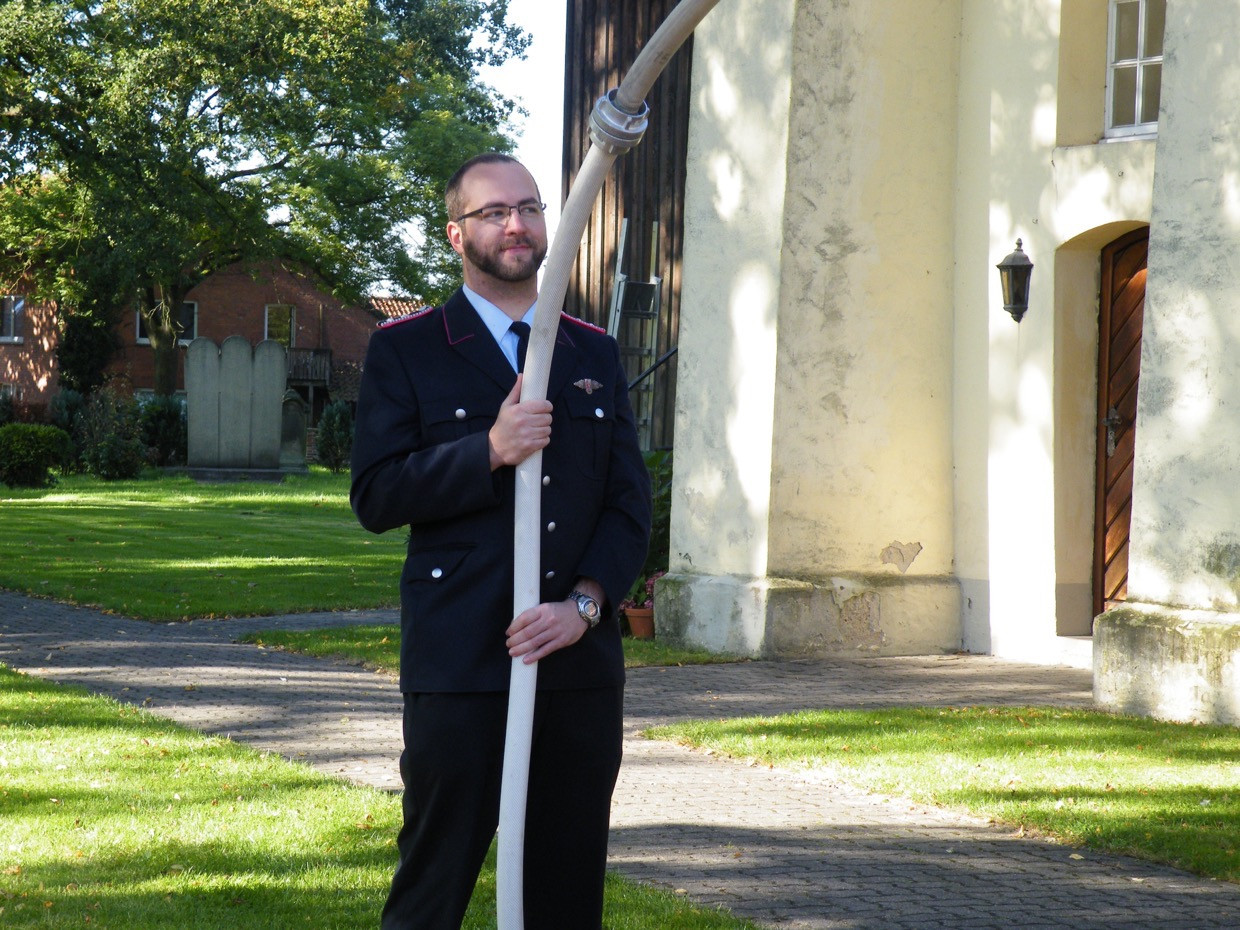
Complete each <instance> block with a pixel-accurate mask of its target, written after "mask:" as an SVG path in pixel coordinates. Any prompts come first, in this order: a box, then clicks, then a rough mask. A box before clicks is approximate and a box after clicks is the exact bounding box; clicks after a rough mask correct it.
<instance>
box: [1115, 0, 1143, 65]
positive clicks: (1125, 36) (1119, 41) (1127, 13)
mask: <svg viewBox="0 0 1240 930" xmlns="http://www.w3.org/2000/svg"><path fill="white" fill-rule="evenodd" d="M1140 16H1141V4H1140V3H1138V2H1137V0H1131V2H1127V3H1117V4H1115V49H1114V52H1115V55H1114V60H1115V61H1124V60H1131V59H1133V58H1136V57H1137V33H1138V26H1139V23H1140V21H1141V20H1140Z"/></svg>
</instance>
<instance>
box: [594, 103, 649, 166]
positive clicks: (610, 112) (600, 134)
mask: <svg viewBox="0 0 1240 930" xmlns="http://www.w3.org/2000/svg"><path fill="white" fill-rule="evenodd" d="M649 116H650V107H649V106H647V105H646V102H645V101H644V100H643V101H642V108H641V112H640V113H630V112H628V111H627V110H624V109H622V108H621V107H620V106H619V105H618V104H617V103H616V88H614V87H613V88H612V89H611V90H609V91H608V92H607V93H606V94H604V95H603V96H602V97H599V98H598V100H597V101H596V102H595V104H594V110H593V111H591V113H590V138H591V139H592V140H593V141H594V144H595V145H597V146H598V147H599V148H601V149H602V150H603V151H604V152H606V153H607V154H608V155H621V154H623V153H625V152H627V151H628V150H629V149H631V148H633V147H634V146H635V145H637V143H638V142H641V140H642V136H643V135H645V132H646V126H647V125H648V124H649V122H650V120H649Z"/></svg>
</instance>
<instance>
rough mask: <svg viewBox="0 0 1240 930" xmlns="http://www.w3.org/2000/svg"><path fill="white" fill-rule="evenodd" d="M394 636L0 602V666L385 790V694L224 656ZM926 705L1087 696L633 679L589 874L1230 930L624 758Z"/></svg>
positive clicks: (1043, 689)
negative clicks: (716, 733)
mask: <svg viewBox="0 0 1240 930" xmlns="http://www.w3.org/2000/svg"><path fill="white" fill-rule="evenodd" d="M394 619H395V616H394V613H392V612H366V611H356V612H350V613H344V614H300V615H294V616H287V617H266V618H260V619H255V620H224V621H218V620H217V621H196V622H193V623H180V624H149V623H142V622H138V621H133V620H127V619H124V618H120V617H116V616H111V615H107V614H103V613H100V612H98V611H93V610H88V609H84V608H73V607H65V606H63V605H60V604H55V603H53V602H50V601H43V600H35V599H29V598H24V597H18V596H16V595H12V594H7V593H4V592H0V663H4V664H6V665H8V666H9V667H11V668H14V669H17V670H20V671H23V672H27V673H29V674H34V675H39V676H41V677H44V678H47V679H50V680H54V681H59V682H67V683H75V684H80V685H84V686H86V687H88V688H90V689H91V690H93V691H96V692H99V693H102V694H107V695H111V696H112V697H115V698H118V699H120V700H123V701H128V702H132V703H135V704H140V705H143V706H145V707H147V708H148V709H149V710H151V711H152V712H154V713H157V714H161V715H163V716H166V717H169V718H172V719H174V720H176V721H178V722H180V723H183V724H186V725H188V726H192V727H196V728H198V729H200V730H203V731H206V732H209V733H214V734H223V735H226V736H229V737H231V738H233V739H237V740H239V741H244V742H246V743H248V744H250V745H253V746H256V747H259V748H262V749H268V750H272V751H276V752H279V753H281V754H283V755H285V756H287V757H288V758H291V759H296V760H299V761H303V762H306V763H308V764H311V765H313V766H315V767H316V768H318V769H320V770H322V771H324V772H327V773H330V774H333V775H337V776H340V777H344V778H348V779H351V780H353V781H356V782H359V783H364V784H369V785H375V786H379V787H384V788H391V789H396V788H398V787H399V775H398V773H397V770H396V759H397V756H398V754H399V751H400V698H399V695H398V694H397V691H396V686H395V684H394V683H393V682H392V681H390V680H388V679H387V678H385V677H383V676H380V675H375V674H373V673H370V672H367V671H364V670H362V669H359V668H355V667H352V666H348V665H344V664H340V663H334V662H328V661H323V660H315V659H309V658H305V657H301V656H296V655H291V654H287V653H282V652H277V651H274V650H266V649H260V648H257V647H254V646H244V645H240V644H238V643H236V642H235V640H236V638H237V637H238V636H239V635H240V634H241V633H243V632H246V631H249V630H256V629H273V628H296V629H307V628H311V627H321V626H337V625H341V624H343V623H373V622H387V621H393V620H394ZM927 704H929V705H955V706H960V705H966V704H1056V705H1065V706H1089V704H1090V676H1089V673H1088V672H1085V671H1079V670H1076V669H1068V668H1046V667H1041V666H1027V665H1018V664H1014V663H1010V662H1004V661H1001V660H997V659H993V658H988V657H981V656H944V657H930V658H915V659H857V660H834V661H798V662H753V663H745V664H737V665H716V666H699V667H689V668H673V669H639V670H636V671H633V672H631V673H630V676H629V685H628V689H627V692H626V711H627V712H626V739H625V762H624V766H623V769H622V771H621V775H620V784H619V786H618V787H617V791H616V799H615V804H614V809H613V816H612V841H611V867H612V868H613V869H615V870H616V871H618V872H621V873H624V874H626V875H628V876H631V877H633V878H636V879H638V880H641V881H645V882H650V883H653V884H656V885H660V886H662V887H666V888H669V889H674V890H679V891H682V892H683V893H685V894H687V895H688V896H689V897H691V898H693V899H694V900H696V901H698V902H701V903H703V904H707V905H715V904H718V905H721V906H724V907H726V908H728V909H729V910H731V911H733V912H734V913H736V914H739V915H743V916H745V917H749V918H751V919H753V920H755V921H756V922H758V923H760V924H761V925H763V926H765V927H772V928H806V930H828V928H830V930H836V928H839V930H844V928H848V930H931V928H940V930H975V928H976V930H983V928H995V930H1000V928H1002V930H1009V928H1021V930H1034V928H1065V930H1066V928H1072V930H1102V928H1107V930H1115V928H1158V930H1171V928H1185V930H1188V928H1191V930H1237V928H1240V887H1238V886H1236V885H1232V884H1228V883H1223V882H1214V881H1208V880H1203V879H1199V878H1196V877H1194V876H1191V875H1187V874H1185V873H1182V872H1178V871H1176V870H1174V869H1169V868H1166V867H1163V866H1157V865H1152V864H1150V863H1146V862H1142V861H1140V860H1136V859H1129V858H1124V857H1117V856H1105V855H1101V854H1099V853H1095V852H1092V851H1089V850H1074V849H1070V848H1067V847H1064V846H1060V845H1057V844H1054V843H1048V842H1046V841H1045V840H1037V839H1031V838H1022V837H1016V836H1014V835H1012V832H1011V831H1010V830H1002V829H998V828H995V827H993V826H991V825H989V824H987V823H984V822H981V821H978V820H976V819H973V818H969V817H965V816H961V815H958V814H951V813H947V812H944V811H939V810H935V809H929V808H925V807H922V806H919V805H915V804H911V803H909V802H908V801H904V800H900V799H897V798H884V797H877V796H873V795H868V794H864V793H861V792H858V791H855V790H851V789H849V788H847V787H845V786H842V785H839V784H834V783H832V782H831V781H830V780H829V779H825V778H821V777H814V776H813V775H809V774H803V773H794V772H786V771H780V770H772V769H767V768H763V767H759V766H749V765H745V764H743V763H739V762H735V761H731V760H726V759H720V758H715V757H711V756H708V755H706V754H704V753H694V752H689V751H686V750H684V749H681V748H679V747H677V746H674V745H671V744H668V743H662V742H652V741H649V740H644V739H642V738H641V737H640V736H639V731H640V730H641V729H642V728H644V727H646V726H649V725H651V724H654V723H660V722H666V721H673V720H683V719H691V718H699V717H726V716H739V715H748V714H766V713H778V712H782V711H788V710H795V709H800V708H809V707H879V706H896V705H927Z"/></svg>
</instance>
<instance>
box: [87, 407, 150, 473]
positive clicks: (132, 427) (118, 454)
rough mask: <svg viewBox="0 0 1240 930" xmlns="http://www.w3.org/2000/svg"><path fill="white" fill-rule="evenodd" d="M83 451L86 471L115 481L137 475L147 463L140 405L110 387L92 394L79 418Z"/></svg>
mask: <svg viewBox="0 0 1240 930" xmlns="http://www.w3.org/2000/svg"><path fill="white" fill-rule="evenodd" d="M77 422H78V423H80V427H79V429H78V436H79V441H80V444H81V448H80V453H81V457H82V463H83V464H84V465H85V466H86V470H87V471H88V472H90V473H91V474H92V475H95V476H96V477H98V478H103V479H105V480H109V481H116V480H119V479H122V478H135V477H137V476H138V474H139V472H141V471H142V466H143V465H145V464H146V455H145V447H144V446H143V444H142V427H141V425H140V423H139V412H138V405H137V404H136V403H135V402H134V401H133V400H131V399H129V398H126V397H122V396H121V395H120V394H119V393H117V392H116V391H114V390H112V389H111V388H107V387H105V388H101V389H100V390H98V391H96V392H95V393H94V394H92V395H91V396H90V399H89V400H87V402H86V407H85V409H83V411H82V413H81V416H80V417H79V418H78V421H77Z"/></svg>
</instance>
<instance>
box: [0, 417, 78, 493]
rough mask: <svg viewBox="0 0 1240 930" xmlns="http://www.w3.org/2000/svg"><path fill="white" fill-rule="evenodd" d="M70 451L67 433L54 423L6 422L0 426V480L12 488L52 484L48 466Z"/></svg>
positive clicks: (38, 486)
mask: <svg viewBox="0 0 1240 930" xmlns="http://www.w3.org/2000/svg"><path fill="white" fill-rule="evenodd" d="M71 454H72V442H71V441H70V439H69V434H68V433H66V432H65V431H64V430H61V429H57V428H56V427H55V426H43V425H39V424H35V423H8V424H6V425H4V426H0V482H3V483H4V484H7V485H10V486H12V487H15V488H43V487H47V486H48V485H51V484H53V483H54V481H55V479H54V478H53V477H52V469H53V468H55V467H57V466H59V465H60V464H61V463H63V462H64V461H65V460H66V459H67V458H69V456H70V455H71Z"/></svg>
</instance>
